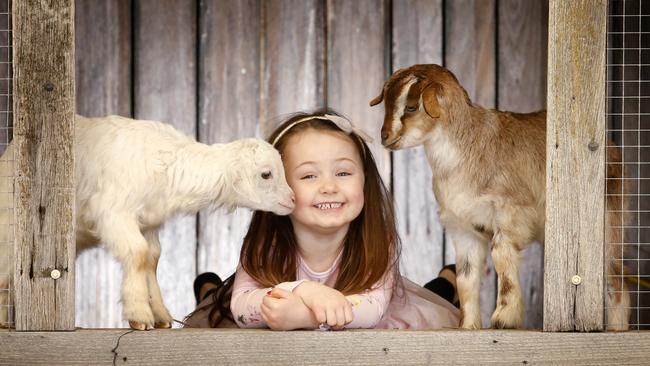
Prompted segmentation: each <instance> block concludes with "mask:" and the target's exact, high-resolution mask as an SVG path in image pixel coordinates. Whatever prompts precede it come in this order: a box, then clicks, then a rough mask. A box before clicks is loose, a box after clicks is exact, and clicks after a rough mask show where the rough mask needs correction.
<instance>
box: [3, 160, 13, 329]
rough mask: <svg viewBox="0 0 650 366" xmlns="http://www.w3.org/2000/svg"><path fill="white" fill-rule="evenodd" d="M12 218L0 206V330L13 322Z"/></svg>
mask: <svg viewBox="0 0 650 366" xmlns="http://www.w3.org/2000/svg"><path fill="white" fill-rule="evenodd" d="M3 158H4V156H3ZM0 164H2V162H0ZM3 199H4V201H3ZM0 202H3V203H6V197H4V196H0ZM13 216H14V210H13V209H11V208H7V207H3V205H2V204H0V328H10V327H11V326H13V322H14V319H13V312H12V310H13V305H14V298H13V297H14V296H13V293H14V284H13V282H14V266H15V263H14V231H13V229H14V226H13V222H14V217H13Z"/></svg>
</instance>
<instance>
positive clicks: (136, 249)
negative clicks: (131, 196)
mask: <svg viewBox="0 0 650 366" xmlns="http://www.w3.org/2000/svg"><path fill="white" fill-rule="evenodd" d="M100 221H101V222H100V223H99V225H98V231H99V234H100V236H101V238H102V239H103V241H104V243H105V244H106V246H107V248H108V249H109V251H110V252H111V253H112V254H113V255H114V256H115V258H117V260H118V261H119V262H120V263H121V264H122V272H123V273H122V277H123V278H122V303H123V307H124V317H125V318H126V319H127V320H128V321H129V325H130V326H131V328H133V329H138V330H146V329H153V327H154V316H153V313H152V311H151V306H150V305H149V289H148V286H147V272H146V268H147V263H148V262H149V261H150V256H151V252H150V251H149V245H148V244H147V241H146V240H145V238H144V236H142V233H141V232H140V228H139V227H138V225H137V221H136V219H135V218H133V217H132V216H131V215H129V214H120V213H114V212H111V213H109V214H107V215H106V216H104V217H103V220H100Z"/></svg>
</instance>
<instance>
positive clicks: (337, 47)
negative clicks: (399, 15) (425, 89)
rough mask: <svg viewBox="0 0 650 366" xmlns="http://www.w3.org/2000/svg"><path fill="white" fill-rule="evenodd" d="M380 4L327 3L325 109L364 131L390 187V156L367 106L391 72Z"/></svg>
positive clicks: (376, 114)
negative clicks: (343, 116)
mask: <svg viewBox="0 0 650 366" xmlns="http://www.w3.org/2000/svg"><path fill="white" fill-rule="evenodd" d="M388 11H389V8H388V6H387V1H385V0H359V1H345V0H328V2H327V105H328V106H329V107H332V108H334V109H335V110H336V111H338V112H340V113H342V114H343V115H345V116H347V117H348V118H350V119H351V120H352V122H353V123H354V124H355V125H356V126H357V127H360V128H363V129H364V130H366V132H368V133H369V134H370V135H371V136H372V137H373V139H374V140H375V141H374V143H373V144H372V145H371V147H370V149H371V150H372V152H373V154H374V157H375V160H376V161H377V166H378V168H379V171H380V173H381V176H382V178H383V179H384V181H385V182H386V183H387V184H388V183H390V173H391V166H390V154H389V152H388V150H386V149H384V148H383V147H382V146H381V141H380V139H379V130H380V128H381V121H383V111H382V110H381V109H380V108H370V107H369V106H368V102H370V100H371V99H373V98H374V97H375V96H377V94H379V92H380V91H381V88H382V85H383V83H384V80H385V78H386V77H387V76H388V75H389V74H390V73H389V70H388V65H387V62H386V59H387V58H388V55H389V54H388V52H387V51H388V49H389V46H388V45H387V44H386V42H385V40H386V32H390V30H387V29H386V23H387V21H386V20H387V12H388Z"/></svg>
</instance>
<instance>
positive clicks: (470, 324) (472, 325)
mask: <svg viewBox="0 0 650 366" xmlns="http://www.w3.org/2000/svg"><path fill="white" fill-rule="evenodd" d="M460 327H461V328H463V329H481V322H480V321H465V319H463V321H462V322H461V323H460Z"/></svg>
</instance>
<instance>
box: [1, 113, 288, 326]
mask: <svg viewBox="0 0 650 366" xmlns="http://www.w3.org/2000/svg"><path fill="white" fill-rule="evenodd" d="M75 133H76V137H75V155H76V157H75V180H76V181H75V183H76V184H75V186H76V198H75V199H76V202H75V205H76V242H77V253H80V252H81V251H83V250H84V249H87V248H89V247H92V246H96V245H98V244H99V243H100V242H101V243H104V244H105V246H106V248H107V249H108V250H109V251H110V252H111V253H112V254H113V255H114V256H115V257H116V258H117V260H118V261H119V262H120V263H121V265H122V270H123V281H122V301H123V304H124V317H125V318H126V319H128V321H129V324H130V326H131V327H132V328H134V329H140V330H145V329H152V328H154V327H156V328H169V327H171V323H172V317H171V315H170V314H169V311H168V310H167V308H166V307H165V305H164V304H163V301H162V297H161V294H160V288H159V286H158V281H157V279H156V267H157V265H158V259H159V257H160V243H159V241H158V231H159V229H160V226H161V225H162V224H163V223H164V222H165V221H166V220H167V219H169V218H170V217H171V216H173V215H175V214H178V213H184V214H191V213H196V212H197V211H198V210H201V209H204V208H217V207H225V208H229V209H234V208H235V207H237V206H243V207H249V208H252V209H256V210H264V211H273V212H275V213H276V214H278V215H287V214H289V213H290V212H291V211H292V210H293V207H294V204H293V192H292V191H291V188H289V186H288V185H287V182H286V179H285V176H284V168H283V166H282V161H281V159H280V154H279V153H278V152H277V150H275V149H274V148H273V147H272V146H271V145H270V144H269V143H267V142H265V141H263V140H259V139H242V140H236V141H234V142H231V143H228V144H214V145H205V144H202V143H198V142H196V141H194V140H193V139H191V138H189V137H187V136H185V135H183V134H182V133H180V132H179V131H177V130H175V129H174V128H173V127H171V126H170V125H167V124H164V123H161V122H155V121H136V120H132V119H128V118H123V117H118V116H109V117H105V118H84V117H81V116H77V117H76V119H75ZM11 149H13V146H9V149H8V151H7V152H6V153H5V155H7V154H12V155H13V153H12V151H11ZM3 160H6V159H0V161H3ZM0 168H8V167H7V166H5V167H0ZM9 168H10V169H13V167H9ZM9 171H11V170H9ZM2 175H6V174H2ZM0 205H1V202H0ZM181 245H182V244H181ZM0 272H1V271H0ZM0 281H1V279H0ZM5 287H8V286H3V284H2V283H0V289H2V288H5ZM0 301H1V299H0ZM0 303H1V302H0ZM0 321H1V319H0Z"/></svg>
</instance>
